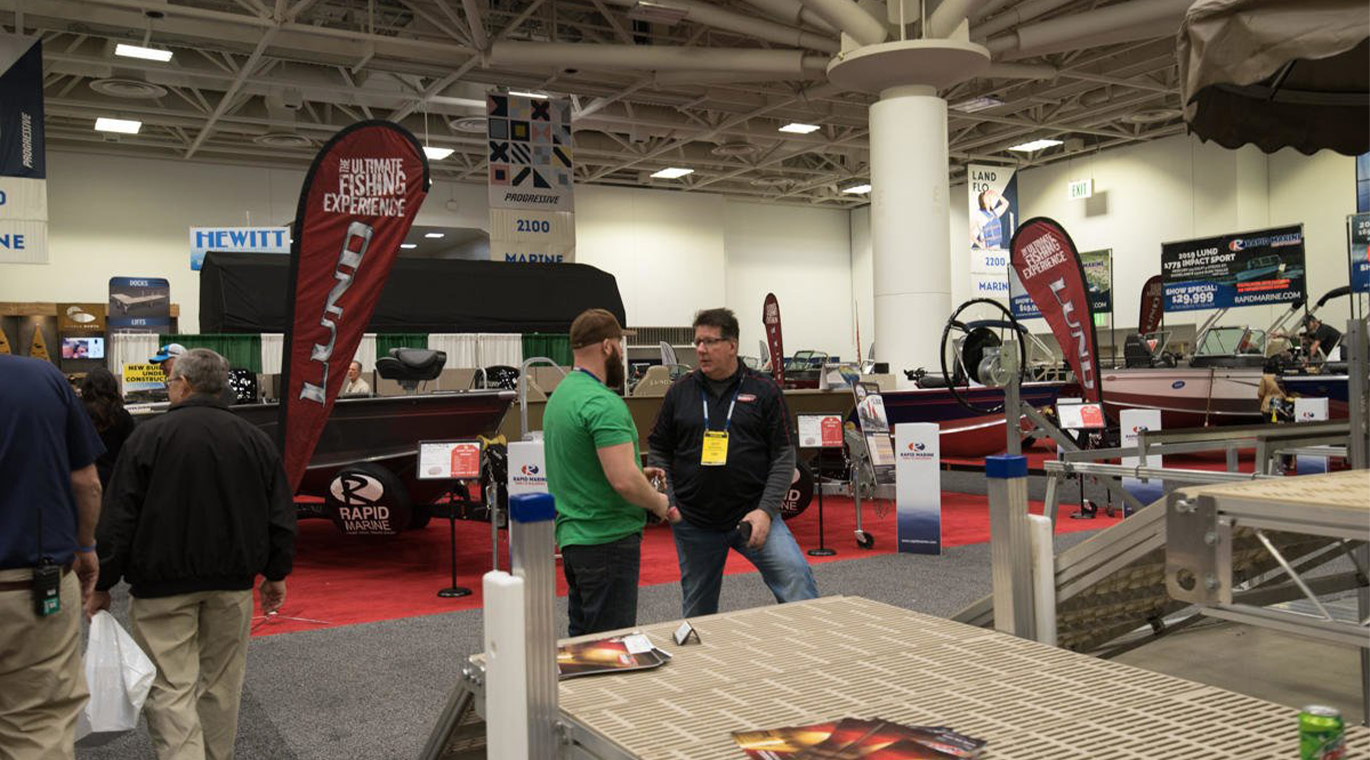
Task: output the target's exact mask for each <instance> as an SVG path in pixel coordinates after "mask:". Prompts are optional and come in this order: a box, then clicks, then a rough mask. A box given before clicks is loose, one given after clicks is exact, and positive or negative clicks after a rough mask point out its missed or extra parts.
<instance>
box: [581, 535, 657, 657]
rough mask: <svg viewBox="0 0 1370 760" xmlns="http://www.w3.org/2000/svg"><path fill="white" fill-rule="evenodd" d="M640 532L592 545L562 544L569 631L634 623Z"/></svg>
mask: <svg viewBox="0 0 1370 760" xmlns="http://www.w3.org/2000/svg"><path fill="white" fill-rule="evenodd" d="M641 562H642V534H641V533H634V534H633V535H631V536H628V537H627V538H620V539H619V540H617V541H610V542H609V543H607V544H595V545H593V546H580V545H572V546H563V547H561V571H562V573H563V574H565V576H566V585H567V586H568V587H569V593H567V595H566V603H567V607H568V611H569V612H570V618H571V624H570V626H569V631H570V635H572V636H583V635H585V634H587V633H599V632H601V631H612V630H615V629H618V628H632V627H633V626H635V625H637V578H638V567H639V565H640V564H641Z"/></svg>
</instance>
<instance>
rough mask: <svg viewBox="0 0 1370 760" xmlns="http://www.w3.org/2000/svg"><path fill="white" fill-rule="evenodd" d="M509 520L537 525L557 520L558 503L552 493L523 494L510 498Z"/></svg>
mask: <svg viewBox="0 0 1370 760" xmlns="http://www.w3.org/2000/svg"><path fill="white" fill-rule="evenodd" d="M509 518H510V519H512V520H513V521H514V522H517V523H535V522H546V521H548V520H555V519H556V518H557V501H556V499H553V498H552V494H550V493H521V494H515V495H513V496H510V497H509Z"/></svg>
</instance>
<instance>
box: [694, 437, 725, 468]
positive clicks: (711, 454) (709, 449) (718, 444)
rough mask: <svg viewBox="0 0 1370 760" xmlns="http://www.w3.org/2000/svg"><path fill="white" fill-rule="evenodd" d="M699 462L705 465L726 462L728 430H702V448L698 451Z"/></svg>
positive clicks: (716, 464)
mask: <svg viewBox="0 0 1370 760" xmlns="http://www.w3.org/2000/svg"><path fill="white" fill-rule="evenodd" d="M699 463H700V464H701V465H704V466H706V467H718V466H720V465H725V464H727V463H728V431H726V430H705V431H704V448H703V449H702V450H701V451H700V454H699Z"/></svg>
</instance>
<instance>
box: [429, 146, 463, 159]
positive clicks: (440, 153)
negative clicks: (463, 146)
mask: <svg viewBox="0 0 1370 760" xmlns="http://www.w3.org/2000/svg"><path fill="white" fill-rule="evenodd" d="M455 152H456V150H455V149H453V148H434V147H433V146H431V145H425V146H423V155H425V156H428V158H429V159H430V160H433V161H441V160H443V159H444V158H447V157H448V156H450V155H452V154H453V153H455Z"/></svg>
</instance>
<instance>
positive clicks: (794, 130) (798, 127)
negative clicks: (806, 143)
mask: <svg viewBox="0 0 1370 760" xmlns="http://www.w3.org/2000/svg"><path fill="white" fill-rule="evenodd" d="M820 129H822V127H820V126H818V125H817V124H804V123H802V122H798V121H792V122H790V123H789V124H786V125H785V126H783V127H781V128H780V131H781V132H789V133H790V134H795V135H807V134H809V133H810V132H817V131H818V130H820Z"/></svg>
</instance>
